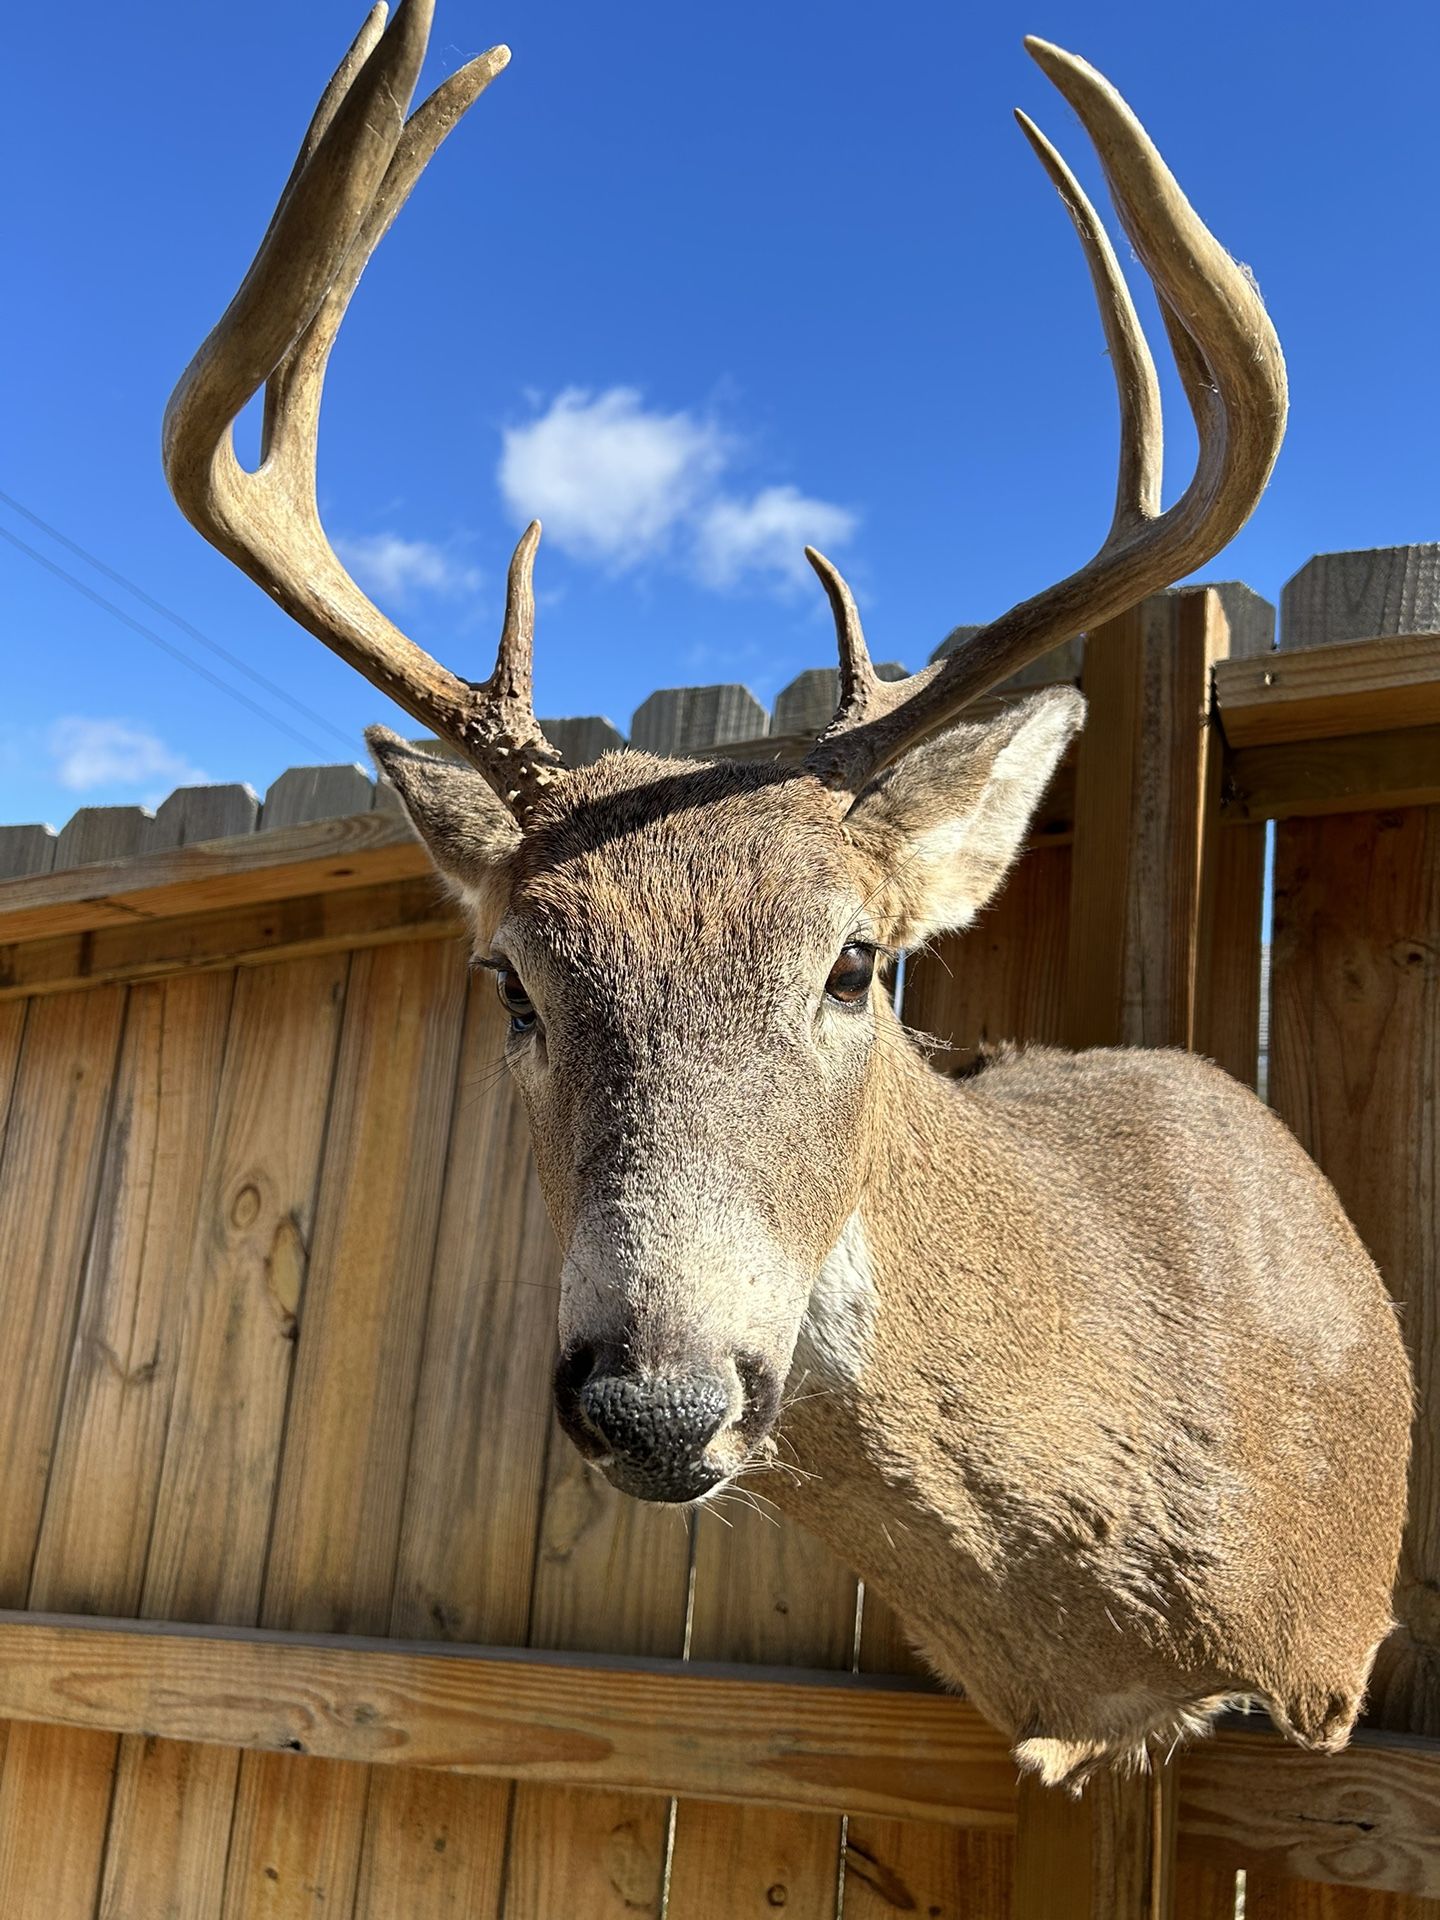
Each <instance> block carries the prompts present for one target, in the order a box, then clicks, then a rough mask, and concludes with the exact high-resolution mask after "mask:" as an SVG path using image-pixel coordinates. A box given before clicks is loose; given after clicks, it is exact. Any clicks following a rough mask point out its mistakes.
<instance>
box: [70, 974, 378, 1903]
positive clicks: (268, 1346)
mask: <svg viewBox="0 0 1440 1920" xmlns="http://www.w3.org/2000/svg"><path fill="white" fill-rule="evenodd" d="M348 972H349V963H348V960H346V959H345V958H343V957H331V958H327V959H324V960H310V961H303V962H300V963H297V964H295V965H291V966H279V967H260V968H256V969H254V970H252V971H249V972H246V973H244V974H242V975H241V976H240V977H239V979H238V980H237V982H236V988H235V999H234V1004H233V1007H232V1012H231V1022H230V1032H229V1037H228V1042H227V1047H226V1054H225V1061H224V1066H223V1068H222V1073H221V1082H220V1091H219V1095H218V1098H217V1103H216V1114H215V1121H214V1126H213V1129H212V1132H211V1136H210V1141H209V1145H208V1150H207V1153H206V1157H205V1168H204V1173H203V1176H202V1180H201V1189H200V1200H199V1209H198V1216H197V1219H196V1223H195V1229H194V1234H193V1239H192V1243H191V1247H190V1252H189V1257H188V1260H187V1262H186V1265H185V1274H184V1300H183V1311H182V1318H181V1324H180V1328H179V1334H178V1352H177V1354H176V1360H175V1384H174V1392H173V1396H172V1400H171V1407H170V1416H169V1422H168V1426H167V1430H166V1436H165V1453H164V1459H163V1462H162V1465H161V1470H160V1484H159V1491H158V1494H157V1498H156V1508H155V1518H154V1523H153V1526H152V1528H151V1534H150V1551H149V1558H148V1562H147V1565H146V1569H145V1578H144V1589H143V1593H142V1597H141V1611H142V1613H143V1614H144V1615H146V1616H148V1617H150V1618H155V1617H157V1616H169V1617H172V1618H180V1619H186V1618H188V1619H195V1620H208V1621H213V1622H222V1623H224V1622H229V1623H235V1624H249V1623H252V1622H253V1621H254V1620H255V1619H256V1618H257V1616H258V1612H259V1607H260V1596H261V1581H262V1578H263V1571H264V1564H265V1549H266V1542H267V1540H268V1537H269V1532H270V1522H271V1513H272V1509H273V1505H274V1493H275V1484H276V1478H277V1473H278V1464H279V1454H280V1442H281V1437H282V1434H283V1431H284V1421H285V1409H286V1404H287V1401H288V1397H289V1391H290V1381H291V1373H292V1367H293V1362H294V1354H295V1331H296V1326H297V1321H298V1317H299V1315H300V1313H301V1311H302V1306H303V1296H304V1286H305V1276H306V1267H307V1263H308V1259H309V1249H310V1242H311V1235H312V1223H313V1218H314V1194H315V1184H316V1177H317V1173H318V1169H319V1162H320V1150H321V1144H322V1140H323V1137H324V1125H325V1113H326V1106H327V1102H328V1099H329V1092H330V1083H331V1078H332V1073H333V1068H334V1061H335V1053H336V1046H337V1042H338V1038H339V1029H340V1016H341V1012H342V1009H343V1006H344V994H345V983H346V979H347V976H348ZM129 1731H130V1732H131V1734H132V1736H133V1735H144V1734H145V1733H146V1732H147V1731H148V1729H147V1728H145V1727H144V1726H143V1724H142V1725H141V1726H139V1727H136V1728H132V1729H130V1730H129ZM238 1766H239V1756H238V1754H236V1753H233V1752H227V1751H225V1750H224V1749H222V1748H219V1747H205V1748H201V1749H190V1748H186V1747H181V1746H177V1745H175V1744H174V1743H173V1742H171V1741H166V1740H157V1739H150V1738H144V1737H131V1738H128V1739H126V1740H125V1741H124V1742H123V1743H122V1747H121V1754H120V1764H119V1772H118V1775H117V1780H116V1788H115V1796H114V1802H113V1806H112V1810H111V1818H110V1832H109V1839H108V1843H107V1847H106V1856H105V1867H104V1878H103V1883H102V1893H101V1904H100V1915H101V1916H102V1920H154V1916H156V1915H168V1914H170V1913H172V1912H173V1913H186V1912H191V1913H194V1914H197V1915H203V1916H206V1920H210V1916H213V1915H216V1914H218V1913H219V1910H220V1892H221V1882H222V1878H223V1874H224V1866H225V1856H226V1849H227V1847H228V1845H229V1833H230V1822H231V1811H232V1804H233V1800H234V1789H235V1778H236V1773H237V1771H238Z"/></svg>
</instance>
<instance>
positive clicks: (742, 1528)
mask: <svg viewBox="0 0 1440 1920" xmlns="http://www.w3.org/2000/svg"><path fill="white" fill-rule="evenodd" d="M855 1619H856V1582H855V1576H854V1574H852V1573H851V1572H850V1571H849V1570H848V1569H847V1568H845V1567H843V1566H841V1564H840V1562H839V1561H838V1560H837V1559H836V1558H835V1556H834V1554H833V1553H831V1552H830V1550H829V1549H828V1548H827V1547H824V1546H822V1545H821V1544H820V1542H819V1541H818V1540H815V1539H814V1538H812V1536H811V1535H809V1534H808V1533H806V1532H805V1530H804V1529H803V1528H802V1527H798V1526H796V1525H794V1524H793V1522H788V1521H778V1522H777V1521H774V1520H772V1519H771V1518H770V1517H769V1515H768V1514H766V1513H756V1512H753V1511H751V1510H750V1509H749V1508H747V1507H743V1506H741V1505H740V1504H739V1503H738V1502H734V1503H727V1505H726V1506H725V1508H724V1509H723V1510H716V1511H710V1510H709V1509H704V1510H702V1511H701V1513H700V1514H699V1516H698V1520H697V1524H696V1536H695V1609H694V1616H693V1619H692V1621H691V1629H690V1652H691V1656H692V1658H694V1659H696V1660H743V1661H746V1662H750V1663H754V1664H759V1665H765V1666H785V1665H794V1666H806V1667H824V1666H830V1667H841V1668H848V1667H849V1666H850V1664H851V1661H852V1659H853V1657H854V1646H855ZM840 1846H841V1827H840V1822H839V1820H837V1819H835V1818H834V1817H827V1816H826V1815H824V1814H796V1813H785V1812H775V1811H772V1810H770V1809H769V1808H766V1807H745V1808H740V1809H736V1808H734V1807H727V1806H719V1805H716V1804H714V1803H707V1802H704V1801H696V1800H682V1801H681V1802H680V1804H679V1806H678V1807H677V1809H676V1815H675V1846H674V1855H673V1858H672V1861H671V1867H670V1899H669V1903H668V1905H667V1907H666V1920H710V1916H711V1915H713V1914H714V1913H715V1911H716V1909H717V1906H718V1904H719V1902H718V1901H717V1899H716V1890H717V1889H718V1888H722V1887H723V1888H724V1890H725V1892H724V1902H725V1911H726V1912H727V1913H733V1914H735V1915H737V1916H739V1915H750V1914H754V1915H757V1916H758V1915H762V1914H768V1913H773V1911H774V1910H775V1908H776V1907H779V1906H783V1907H784V1909H785V1912H786V1913H787V1915H794V1916H796V1920H834V1915H835V1912H836V1904H837V1898H838V1891H839V1881H840Z"/></svg>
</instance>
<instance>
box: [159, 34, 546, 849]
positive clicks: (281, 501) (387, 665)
mask: <svg viewBox="0 0 1440 1920" xmlns="http://www.w3.org/2000/svg"><path fill="white" fill-rule="evenodd" d="M433 11H434V0H402V4H401V6H400V7H399V9H398V10H397V12H396V15H395V19H394V21H393V23H392V24H391V25H390V27H389V28H388V30H387V29H386V25H385V21H386V8H385V6H384V5H383V4H382V5H379V6H377V7H375V8H374V10H373V11H372V12H371V14H370V16H369V18H368V19H367V20H366V22H365V24H364V26H363V27H362V28H361V29H360V32H359V34H358V35H357V36H356V39H355V42H354V45H353V46H352V47H351V48H350V51H349V52H348V53H347V54H346V56H345V58H344V59H343V60H342V61H341V63H340V65H339V67H338V68H337V69H336V72H335V75H334V77H333V78H332V80H331V81H330V84H329V86H328V87H327V88H326V89H325V92H324V94H323V95H322V96H321V100H320V104H319V106H318V107H317V108H316V110H315V117H314V119H313V120H312V121H311V123H310V127H309V130H308V132H307V133H306V135H305V140H304V142H303V144H302V146H301V149H300V154H299V157H298V158H297V160H296V162H295V166H294V168H293V170H292V171H291V175H290V179H289V181H288V182H287V183H286V186H285V191H284V193H283V194H282V195H281V198H280V203H279V205H278V207H277V208H276V210H275V213H274V216H273V218H272V219H271V222H270V225H269V228H268V229H267V231H266V234H265V237H264V239H263V240H262V241H261V243H260V250H259V252H258V253H257V254H256V256H255V260H254V262H253V264H252V265H251V268H250V271H249V272H248V273H247V274H246V276H245V279H244V281H243V282H242V283H241V286H240V290H239V292H238V293H237V294H236V295H235V298H234V299H233V300H232V301H231V302H230V305H229V306H228V307H227V308H226V310H225V312H224V314H223V315H222V316H221V318H220V320H219V322H218V324H217V325H216V326H215V328H214V330H213V331H212V332H211V334H210V335H209V337H208V338H207V339H206V340H205V342H204V344H203V345H202V346H201V348H200V350H199V352H198V353H197V354H196V355H195V357H194V359H193V360H192V361H191V362H190V365H189V366H188V367H187V368H186V369H185V372H184V373H183V374H182V375H181V377H180V382H179V384H178V385H177V387H176V388H175V391H174V393H173V394H172V395H171V397H170V404H169V406H168V407H167V408H166V411H165V428H164V456H165V473H166V478H167V479H168V480H169V483H170V490H171V492H172V493H173V494H174V496H175V498H176V500H177V501H178V503H179V505H180V508H181V510H182V511H183V512H184V514H185V516H186V518H187V519H188V520H190V521H191V523H192V524H193V525H194V526H196V527H198V528H199V530H200V532H201V533H203V534H204V536H205V538H206V539H207V540H209V541H210V542H211V544H212V545H213V546H216V547H218V548H219V549H220V551H221V552H222V553H223V554H225V555H226V556H227V558H228V559H230V560H232V561H233V562H234V563H235V564H236V566H238V567H240V568H241V569H243V571H244V572H246V573H247V574H249V576H250V578H251V579H252V580H254V581H256V582H257V583H258V584H259V585H260V586H262V587H263V588H264V589H265V591H266V592H267V593H268V594H269V595H270V596H271V598H272V599H274V600H276V601H278V602H279V604H280V605H281V606H282V607H283V608H284V609H285V611H286V612H287V613H288V614H290V615H291V617H292V618H293V619H295V620H298V621H299V622H300V624H301V626H303V627H305V628H307V629H308V631H309V632H311V633H313V634H314V635H315V637H316V638H317V639H318V640H323V641H324V643H325V645H326V646H327V647H330V648H333V650H334V651H335V652H336V653H338V654H339V655H340V657H341V658H342V659H343V660H346V661H348V662H349V664H350V665H351V666H352V667H355V668H357V669H358V670H359V671H360V672H361V673H363V674H364V675H365V677H366V679H367V680H369V681H371V682H373V684H374V685H375V686H377V687H379V688H380V689H381V690H382V691H383V692H385V693H387V694H389V696H390V697H391V698H392V699H393V700H396V701H398V702H399V704H400V705H401V706H402V707H404V708H405V709H406V710H407V712H409V713H411V714H413V715H414V716H415V718H416V719H417V720H419V721H420V722H421V723H422V724H423V725H425V726H427V727H430V728H432V729H433V730H434V731H435V732H436V733H437V734H439V735H440V736H441V737H442V738H444V739H446V740H449V741H451V742H452V743H453V744H454V745H455V746H456V747H458V748H459V750H460V751H461V752H462V753H463V754H464V755H465V757H466V758H467V759H468V760H470V761H471V763H472V764H473V765H474V766H475V767H476V768H478V770H479V771H480V772H481V773H482V774H483V775H484V776H485V778H486V780H487V781H488V782H489V783H490V785H491V786H492V787H493V788H494V789H495V791H496V793H498V794H499V795H500V797H501V799H502V800H504V801H505V803H506V805H507V806H508V807H509V808H510V810H511V812H512V813H513V814H514V815H515V817H516V818H517V819H518V820H519V821H520V822H521V824H522V825H523V824H524V822H525V820H526V818H527V816H528V814H529V812H530V811H531V809H532V808H533V806H534V804H535V802H536V800H537V799H538V798H539V797H540V795H541V793H542V792H543V791H544V790H545V789H546V788H547V787H549V786H552V785H553V784H554V783H555V782H556V781H557V780H558V779H560V778H561V777H562V775H561V772H560V766H559V762H560V755H559V754H558V752H557V751H556V750H555V748H554V747H553V746H551V744H550V743H549V741H548V740H546V738H545V736H544V734H543V733H542V732H541V731H540V727H539V725H538V723H537V721H536V719H535V713H534V707H533V696H532V657H533V650H534V627H535V601H534V595H533V593H532V590H531V572H532V569H533V566H534V561H535V548H536V546H537V544H538V542H539V538H540V527H539V523H538V521H537V522H536V523H534V524H533V525H532V526H530V527H529V528H528V529H527V530H526V532H525V533H524V534H523V535H522V536H521V539H520V543H519V545H518V546H517V547H516V549H515V556H514V558H513V560H512V561H511V563H510V575H509V585H508V589H507V593H506V603H505V624H504V628H503V631H502V634H501V639H500V649H499V655H498V658H497V660H496V663H495V671H494V673H493V674H492V675H491V677H490V679H489V680H488V681H487V682H486V683H485V684H484V685H483V686H481V687H478V688H477V687H472V686H471V685H470V684H469V683H468V682H467V681H465V680H461V679H459V678H458V677H457V676H456V675H455V674H453V673H451V672H449V671H448V670H447V669H446V668H445V667H442V666H441V665H439V663H438V662H437V661H435V660H432V659H431V658H430V656H429V654H427V653H425V652H424V651H423V650H422V649H421V648H420V647H417V646H416V645H415V643H414V641H413V640H410V639H407V638H406V636H405V635H404V634H403V633H401V632H400V630H399V629H398V628H397V627H395V626H394V625H393V624H392V623H391V622H390V621H389V620H387V619H386V617H385V615H384V614H383V613H381V612H380V610H379V609H378V608H377V607H376V606H375V605H374V604H373V603H372V602H371V601H370V600H369V599H368V598H367V596H366V595H365V594H364V593H362V592H361V590H360V588H359V587H358V586H357V585H356V584H355V581H354V580H353V579H352V578H351V577H350V575H349V573H348V572H347V571H346V569H345V568H344V567H343V566H342V565H341V563H340V560H339V559H338V557H337V556H336V554H335V551H334V549H333V547H332V546H331V545H330V542H329V540H328V539H327V538H326V535H325V531H324V529H323V527H322V526H321V524H320V510H319V505H318V503H317V500H316V494H315V462H316V441H317V432H318V427H319V418H320V396H321V392H322V389H323V387H324V383H325V369H326V365H327V363H328V361H329V358H330V349H331V348H332V346H333V345H334V343H335V336H336V334H337V333H338V332H339V329H340V323H341V321H342V320H343V319H344V317H345V309H346V307H347V306H348V305H349V302H350V297H351V295H352V294H353V293H354V291H355V288H356V286H357V285H358V283H359V280H360V276H361V274H362V273H363V272H364V269H365V263H366V261H367V260H368V259H369V258H370V255H371V254H372V253H373V252H374V250H375V248H376V247H377V246H378V245H379V243H380V241H381V240H382V239H383V238H384V236H385V234H386V233H387V232H388V231H389V228H390V223H391V222H392V221H393V220H394V218H395V216H396V214H397V213H399V211H400V209H401V207H402V206H404V204H405V201H406V200H407V198H408V197H409V194H410V190H411V188H412V187H413V186H414V185H415V183H416V181H417V180H418V179H419V178H420V175H421V174H422V173H423V172H424V170H425V166H426V163H427V162H428V161H429V159H430V157H431V155H432V154H434V153H435V151H436V150H437V148H438V147H439V146H440V144H441V142H442V141H443V140H444V138H445V136H446V135H447V134H448V133H449V132H450V131H451V129H452V128H454V127H455V126H457V125H458V124H459V122H460V120H461V119H462V118H463V116H464V115H465V113H466V112H467V111H468V110H469V108H470V107H472V106H473V105H474V103H475V101H476V100H478V99H479V97H480V95H481V94H482V93H483V92H484V90H485V88H486V87H487V86H488V85H489V84H490V82H491V80H493V79H494V77H495V75H496V74H497V73H499V72H500V70H501V69H502V68H503V67H504V66H505V65H506V63H507V62H508V60H509V58H510V52H509V49H508V48H507V47H492V48H491V50H490V51H489V52H488V53H484V54H481V55H480V56H479V58H478V59H475V60H472V61H471V62H470V63H469V64H468V65H467V66H464V67H462V68H461V69H460V70H459V71H458V72H457V73H453V74H452V75H451V76H450V78H449V79H448V80H445V81H443V82H442V83H441V85H440V86H439V87H437V88H436V90H435V92H434V93H432V94H431V95H430V97H429V99H428V100H426V101H425V103H424V104H423V105H422V106H421V107H419V108H417V109H416V111H415V113H414V114H412V115H411V116H410V118H409V119H408V120H407V119H406V117H405V116H406V109H407V107H408V106H409V102H410V96H411V94H412V93H413V91H414V88H415V82H416V80H417V78H418V77H419V73H420V67H421V64H422V62H423V61H424V58H425V47H426V42H427V41H428V39H429V35H430V21H431V16H432V14H433ZM262 385H263V386H264V387H265V413H264V424H263V428H262V434H261V449H260V464H259V466H258V467H257V468H256V469H255V470H254V472H247V471H246V470H245V469H244V468H243V467H242V466H241V465H240V463H239V461H238V460H237V459H236V457H235V448H234V440H233V431H232V429H233V423H234V421H235V418H236V416H237V415H238V414H239V413H240V411H241V409H242V408H243V407H244V406H245V404H246V403H247V401H249V400H250V399H251V398H252V397H253V395H254V394H255V393H256V392H258V390H259V389H260V387H261V386H262Z"/></svg>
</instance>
